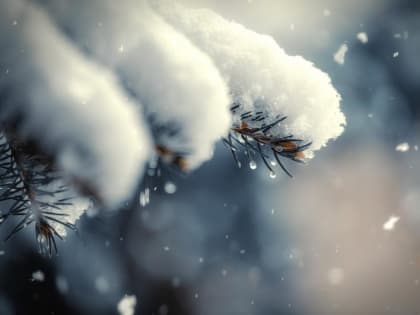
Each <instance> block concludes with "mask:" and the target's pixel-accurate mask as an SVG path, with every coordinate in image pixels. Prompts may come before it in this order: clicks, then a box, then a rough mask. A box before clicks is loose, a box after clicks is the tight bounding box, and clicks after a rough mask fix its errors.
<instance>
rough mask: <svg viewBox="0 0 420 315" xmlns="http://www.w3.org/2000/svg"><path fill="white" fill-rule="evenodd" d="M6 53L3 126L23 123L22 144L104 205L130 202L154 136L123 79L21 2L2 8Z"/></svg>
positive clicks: (0, 30)
mask: <svg viewBox="0 0 420 315" xmlns="http://www.w3.org/2000/svg"><path fill="white" fill-rule="evenodd" d="M14 20H17V21H19V23H18V24H17V25H13V23H12V21H14ZM40 34H42V35H40ZM0 52H1V58H0V68H1V69H9V71H8V74H7V75H2V76H0V94H1V95H2V105H1V108H0V121H1V122H8V121H14V120H18V121H19V122H20V125H19V127H20V128H19V130H18V131H19V132H20V134H21V136H23V137H24V138H27V139H30V140H35V141H36V142H37V144H38V145H39V146H40V147H41V148H42V149H43V150H44V151H45V152H47V153H48V154H51V155H53V156H54V157H55V160H56V162H57V166H58V167H59V168H61V169H62V170H63V171H65V172H66V174H68V175H69V177H71V178H72V179H75V180H76V181H77V182H80V183H83V186H84V188H87V187H88V188H89V189H88V190H89V191H94V192H95V195H97V197H99V198H100V199H101V201H103V203H104V204H106V205H109V206H115V205H116V204H118V203H120V202H122V201H123V200H124V199H125V198H127V197H128V196H130V194H131V192H132V191H133V189H134V187H135V183H136V182H137V180H138V178H139V176H140V175H141V173H142V169H143V167H144V165H145V162H146V159H147V157H148V153H149V134H148V132H147V130H146V129H145V128H144V127H143V126H144V121H143V119H141V113H140V111H139V110H138V108H139V104H137V106H136V104H134V102H133V100H132V99H130V97H128V95H127V93H125V92H124V91H123V89H122V88H121V86H120V85H119V82H118V80H117V78H116V77H115V76H114V75H113V74H112V73H111V72H109V71H108V70H106V69H105V68H104V67H103V66H101V65H99V64H97V63H95V62H93V61H92V60H90V59H88V58H87V57H86V56H84V55H83V54H82V53H81V51H79V50H78V49H77V48H76V47H74V46H73V45H72V43H71V42H69V41H68V39H67V38H66V37H65V36H64V35H63V34H62V33H60V32H59V31H58V30H57V29H56V27H55V26H54V25H53V23H52V22H51V21H50V19H49V17H48V15H46V14H45V13H44V12H43V11H42V10H41V9H39V8H38V7H36V6H35V5H33V4H32V3H30V2H26V1H22V0H17V1H2V2H1V3H0ZM85 186H86V187H85Z"/></svg>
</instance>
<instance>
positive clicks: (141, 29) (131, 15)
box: [42, 0, 231, 169]
mask: <svg viewBox="0 0 420 315" xmlns="http://www.w3.org/2000/svg"><path fill="white" fill-rule="evenodd" d="M42 2H45V1H42ZM47 2H48V5H47V9H48V10H49V12H50V13H51V16H53V17H54V18H55V20H56V22H57V23H58V24H59V25H61V26H62V27H63V28H65V29H66V30H68V31H69V32H70V34H71V37H72V38H74V39H75V41H76V42H77V43H78V45H79V46H80V47H83V48H84V49H86V50H87V51H88V52H89V53H91V54H92V55H94V56H95V57H96V58H97V59H99V60H100V61H101V62H103V63H105V64H108V65H112V66H113V67H114V68H115V69H116V71H117V72H118V74H119V75H120V77H121V78H122V81H123V82H124V84H125V86H126V87H127V88H128V89H129V90H130V92H131V93H133V94H134V95H135V96H136V97H137V98H139V99H140V100H141V101H142V103H143V104H144V108H145V111H146V113H147V115H148V116H149V118H150V119H151V121H152V129H153V131H154V135H155V138H156V139H155V141H156V145H163V146H165V147H167V148H169V149H170V150H171V151H174V152H181V153H186V157H187V163H188V166H189V169H193V168H196V167H198V166H199V165H200V164H201V163H202V162H203V161H205V160H208V159H209V158H210V157H211V155H212V152H213V146H214V143H215V142H216V141H217V140H219V139H220V138H221V137H222V136H224V135H225V134H226V133H227V131H228V129H229V127H230V125H231V118H230V113H229V103H230V100H229V97H228V88H227V87H226V85H225V83H224V82H223V79H222V77H221V75H220V74H219V72H218V70H217V69H216V67H215V66H214V65H213V62H212V61H211V60H210V58H209V57H208V56H207V55H206V54H204V53H203V52H201V51H200V50H199V49H198V48H196V47H195V46H194V45H192V44H191V42H190V41H189V40H188V39H187V38H186V37H185V36H184V35H182V34H181V33H179V32H176V31H175V30H174V29H173V28H172V27H171V26H170V25H168V24H167V23H166V22H165V21H164V20H163V19H162V18H161V17H159V16H158V15H156V14H155V13H154V12H153V11H152V10H151V9H150V8H149V7H148V6H147V5H146V4H145V3H144V2H143V1H131V0H126V1H121V2H115V1H112V0H104V1H99V0H93V1H84V0H58V1H57V0H50V1H47ZM76 15H77V17H78V18H77V19H74V18H73V17H74V16H76ZM98 23H99V24H98ZM110 34H112V36H110Z"/></svg>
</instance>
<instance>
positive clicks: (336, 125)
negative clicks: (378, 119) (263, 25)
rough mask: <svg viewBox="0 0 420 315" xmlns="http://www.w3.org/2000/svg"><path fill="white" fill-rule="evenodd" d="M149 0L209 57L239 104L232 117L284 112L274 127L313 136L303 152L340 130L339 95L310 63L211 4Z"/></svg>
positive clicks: (286, 132)
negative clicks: (197, 5)
mask: <svg viewBox="0 0 420 315" xmlns="http://www.w3.org/2000/svg"><path fill="white" fill-rule="evenodd" d="M151 3H152V2H151ZM153 3H155V5H154V8H155V9H156V10H157V11H158V12H159V13H161V14H162V15H163V16H164V17H165V19H166V20H167V21H168V22H169V23H171V24H172V25H173V26H174V27H175V28H176V29H177V30H179V31H181V32H183V33H184V34H186V35H187V37H188V38H189V39H191V40H192V42H193V43H194V44H196V45H197V46H198V47H200V48H201V49H202V50H203V51H205V52H206V53H208V54H209V56H211V57H212V59H213V61H214V62H215V64H216V65H217V67H218V68H219V70H220V72H221V73H222V75H223V76H224V79H225V81H226V82H227V83H228V84H229V88H230V92H231V94H232V97H233V101H235V102H237V103H240V104H241V105H242V107H241V111H238V112H237V115H236V117H234V119H236V120H238V119H239V115H240V114H242V113H244V112H247V111H254V112H257V111H262V112H263V113H265V114H266V115H268V116H271V117H273V120H274V117H275V116H276V115H280V116H287V119H286V120H285V121H284V122H283V123H282V124H280V125H279V126H277V127H276V128H275V129H274V132H276V133H277V134H278V135H279V136H282V135H283V136H287V135H293V136H294V137H297V138H300V139H302V140H305V141H308V142H309V141H312V145H311V147H310V148H309V150H308V151H306V156H307V157H310V156H311V155H312V154H311V153H312V152H313V151H315V150H318V149H320V148H321V147H323V146H325V145H326V144H327V142H328V140H329V139H334V138H336V137H338V136H339V135H340V134H341V133H342V132H343V130H344V125H345V117H344V115H343V113H342V112H341V111H340V99H341V98H340V95H339V94H338V93H337V91H336V90H335V89H334V87H333V86H332V84H331V80H330V78H329V76H328V75H327V74H326V73H324V72H322V71H321V70H319V69H317V68H316V67H315V66H314V65H313V64H312V63H310V62H308V61H306V60H305V59H304V58H302V57H300V56H289V55H287V54H286V53H285V52H284V50H283V49H282V48H280V47H279V45H278V44H277V43H276V42H275V41H274V39H273V38H272V37H270V36H268V35H261V34H258V33H256V32H254V31H251V30H249V29H246V28H245V27H244V26H242V25H240V24H238V23H235V22H232V21H228V20H226V19H224V18H222V17H221V16H219V15H218V14H216V13H214V12H212V11H210V10H207V9H189V8H185V7H182V6H181V5H178V4H174V3H173V2H172V1H159V2H153ZM156 3H157V4H156ZM251 127H252V126H251Z"/></svg>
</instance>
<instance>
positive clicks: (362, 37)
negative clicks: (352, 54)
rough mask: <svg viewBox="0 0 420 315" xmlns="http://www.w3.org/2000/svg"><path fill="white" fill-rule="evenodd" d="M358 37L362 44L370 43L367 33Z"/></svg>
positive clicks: (359, 34) (361, 33) (362, 33)
mask: <svg viewBox="0 0 420 315" xmlns="http://www.w3.org/2000/svg"><path fill="white" fill-rule="evenodd" d="M356 37H357V39H358V40H359V41H360V42H361V43H362V44H366V43H367V42H368V41H369V38H368V36H367V34H366V33H365V32H360V33H358V34H357V35H356Z"/></svg>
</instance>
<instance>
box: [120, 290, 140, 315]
mask: <svg viewBox="0 0 420 315" xmlns="http://www.w3.org/2000/svg"><path fill="white" fill-rule="evenodd" d="M136 304H137V298H136V297H135V296H134V295H126V296H124V297H123V298H122V299H121V301H119V302H118V306H117V310H118V313H120V315H134V310H135V308H136Z"/></svg>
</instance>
